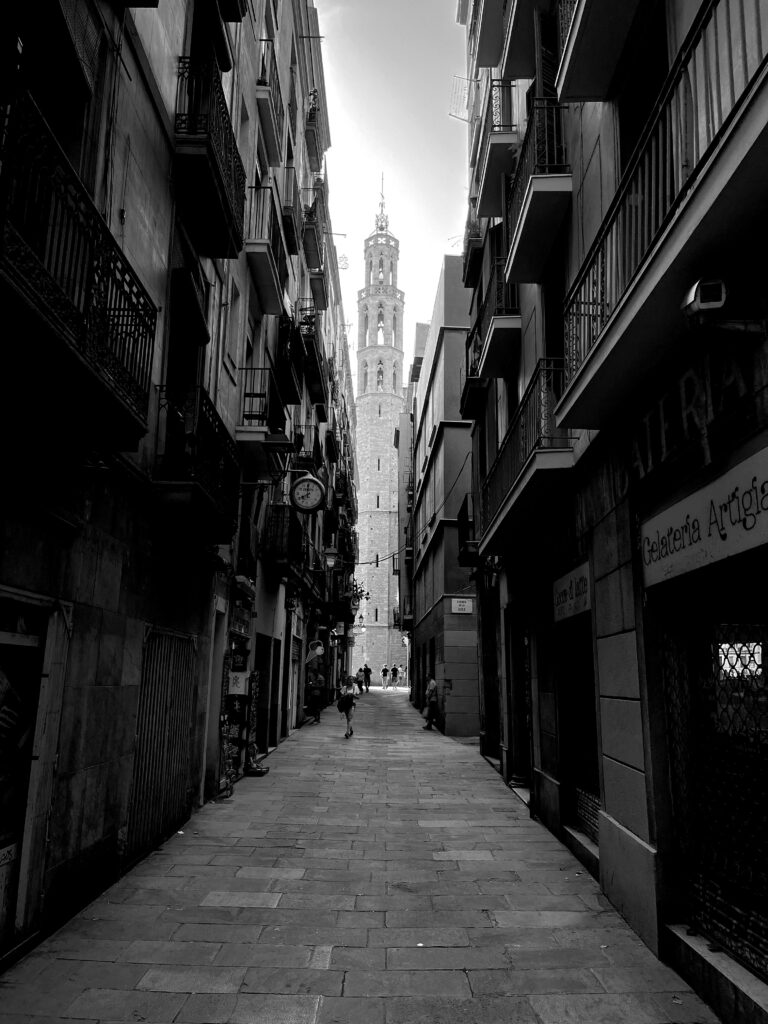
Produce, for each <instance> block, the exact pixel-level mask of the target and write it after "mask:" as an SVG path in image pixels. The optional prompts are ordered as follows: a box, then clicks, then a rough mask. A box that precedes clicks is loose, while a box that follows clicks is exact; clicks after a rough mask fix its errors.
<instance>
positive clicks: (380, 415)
mask: <svg viewBox="0 0 768 1024" xmlns="http://www.w3.org/2000/svg"><path fill="white" fill-rule="evenodd" d="M379 419H381V406H379Z"/></svg>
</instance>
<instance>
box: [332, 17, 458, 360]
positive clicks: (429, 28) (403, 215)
mask: <svg viewBox="0 0 768 1024" xmlns="http://www.w3.org/2000/svg"><path fill="white" fill-rule="evenodd" d="M315 6H316V7H317V11H318V15H319V19H320V32H321V34H322V35H323V36H324V40H323V42H322V44H321V45H322V48H323V64H324V68H325V79H326V89H327V93H328V113H329V120H330V127H331V148H330V150H329V151H328V155H327V165H328V185H329V193H330V211H331V217H332V220H333V230H334V231H335V232H337V235H336V238H335V242H336V249H337V252H338V254H339V258H340V261H341V257H342V256H346V257H347V259H348V261H349V269H348V270H341V271H340V274H341V283H342V294H343V299H344V314H345V319H346V320H347V322H348V323H351V324H352V327H351V328H350V329H349V339H350V341H351V342H352V347H351V349H350V354H351V355H352V359H353V363H352V365H353V369H354V368H355V365H356V364H355V353H356V350H357V291H358V289H359V288H362V287H363V284H364V268H363V240H364V239H365V238H366V237H367V236H368V235H369V234H371V232H372V231H373V229H374V226H375V216H376V213H377V212H378V204H379V192H380V189H381V175H382V173H383V174H384V195H385V200H386V211H387V213H388V215H389V227H390V230H391V231H392V233H393V234H394V235H395V236H396V237H397V238H398V239H399V240H400V269H399V279H398V284H399V287H400V289H401V290H402V291H403V292H404V293H405V315H404V320H403V341H404V347H405V354H406V365H408V366H409V365H410V362H411V359H412V357H413V338H414V329H415V325H416V323H417V322H426V321H428V320H430V319H431V317H432V307H433V304H434V299H435V291H436V288H437V281H438V277H439V274H440V263H441V258H442V255H443V253H446V252H452V253H461V251H462V246H463V241H464V225H465V222H466V217H467V205H466V204H467V188H466V177H467V171H466V150H467V126H466V124H465V122H463V121H459V120H456V119H455V118H453V117H450V116H449V114H448V111H449V109H450V101H451V90H452V86H453V76H454V75H456V76H460V77H463V76H464V75H465V74H466V71H465V61H464V47H465V42H464V38H465V37H464V29H463V28H462V27H461V26H460V25H457V24H456V0H315ZM339 232H342V233H344V234H345V235H346V238H345V237H340V235H339V234H338V233H339Z"/></svg>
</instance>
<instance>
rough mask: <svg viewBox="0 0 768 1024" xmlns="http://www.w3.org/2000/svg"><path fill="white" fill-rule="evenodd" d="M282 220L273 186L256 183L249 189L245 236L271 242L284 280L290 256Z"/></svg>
mask: <svg viewBox="0 0 768 1024" xmlns="http://www.w3.org/2000/svg"><path fill="white" fill-rule="evenodd" d="M280 221H281V218H280V217H278V215H277V210H276V208H275V198H274V193H273V191H272V186H271V185H256V186H255V187H253V188H251V189H249V200H248V214H247V218H246V231H245V237H246V238H247V239H257V238H258V239H264V240H266V241H268V242H269V247H270V249H271V250H272V257H273V259H274V261H275V266H276V267H277V272H278V276H279V279H280V281H284V280H285V277H286V275H287V273H288V257H287V255H286V253H285V246H284V244H283V235H282V231H281V229H280Z"/></svg>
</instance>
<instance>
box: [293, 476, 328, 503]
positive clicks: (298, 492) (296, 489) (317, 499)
mask: <svg viewBox="0 0 768 1024" xmlns="http://www.w3.org/2000/svg"><path fill="white" fill-rule="evenodd" d="M324 501H325V487H323V485H322V483H321V482H320V481H319V480H318V479H317V477H314V476H312V475H311V474H307V475H306V476H300V477H299V478H298V479H297V480H294V481H293V483H292V484H291V504H292V505H293V507H294V508H296V509H298V510H299V512H315V511H316V510H317V509H319V508H320V506H321V505H322V504H323V502H324Z"/></svg>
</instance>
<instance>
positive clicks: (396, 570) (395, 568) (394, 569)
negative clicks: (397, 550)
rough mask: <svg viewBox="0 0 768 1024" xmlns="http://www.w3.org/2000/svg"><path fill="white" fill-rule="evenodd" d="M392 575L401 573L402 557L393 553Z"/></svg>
mask: <svg viewBox="0 0 768 1024" xmlns="http://www.w3.org/2000/svg"><path fill="white" fill-rule="evenodd" d="M392 575H393V576H399V575H400V558H399V557H398V556H397V555H392Z"/></svg>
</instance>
